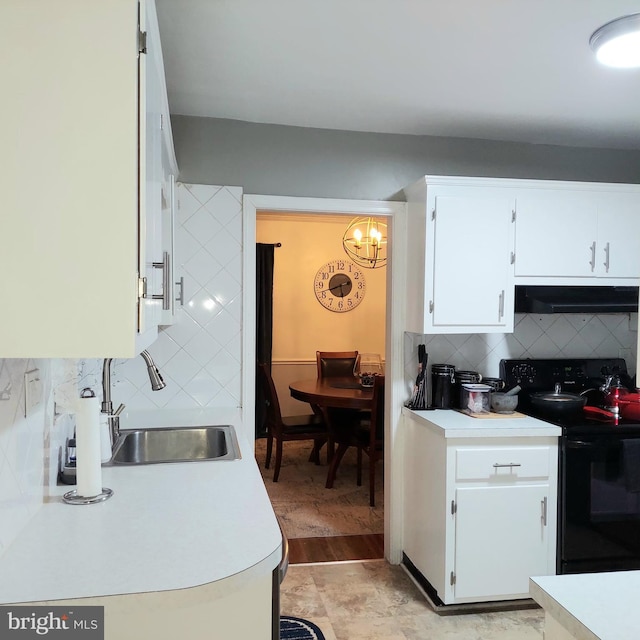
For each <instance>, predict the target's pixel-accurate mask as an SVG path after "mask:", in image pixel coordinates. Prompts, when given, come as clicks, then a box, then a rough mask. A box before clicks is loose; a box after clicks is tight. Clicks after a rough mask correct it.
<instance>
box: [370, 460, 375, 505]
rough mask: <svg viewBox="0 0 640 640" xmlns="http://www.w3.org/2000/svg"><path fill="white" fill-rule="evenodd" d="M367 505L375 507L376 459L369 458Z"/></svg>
mask: <svg viewBox="0 0 640 640" xmlns="http://www.w3.org/2000/svg"><path fill="white" fill-rule="evenodd" d="M369 504H370V505H371V506H372V507H375V506H376V457H375V455H373V454H372V455H370V456H369Z"/></svg>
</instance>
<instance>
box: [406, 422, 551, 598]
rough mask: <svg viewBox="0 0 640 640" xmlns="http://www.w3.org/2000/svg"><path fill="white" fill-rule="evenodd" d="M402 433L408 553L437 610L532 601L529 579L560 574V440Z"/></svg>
mask: <svg viewBox="0 0 640 640" xmlns="http://www.w3.org/2000/svg"><path fill="white" fill-rule="evenodd" d="M405 427H406V458H405V504H404V513H405V517H404V541H403V543H404V544H403V551H404V554H405V556H406V558H407V559H408V560H409V561H410V563H411V565H413V567H410V570H411V571H413V572H415V571H416V570H417V572H419V581H422V579H424V580H426V582H427V583H428V584H427V585H426V587H425V588H426V589H427V591H428V592H430V595H431V596H432V597H434V598H435V599H436V601H437V600H440V604H445V605H446V604H460V603H470V602H484V601H497V600H512V599H523V598H528V597H529V578H530V577H531V576H540V575H555V573H556V570H555V557H556V504H557V497H556V492H557V464H558V462H557V459H558V448H557V440H558V439H557V437H550V436H533V437H530V436H526V437H517V436H516V437H495V438H494V437H486V438H484V437H480V438H452V439H447V438H446V437H444V436H443V435H441V434H438V433H436V432H435V431H434V430H431V429H429V428H426V427H425V426H424V425H421V424H417V423H415V422H413V421H412V420H406V421H405Z"/></svg>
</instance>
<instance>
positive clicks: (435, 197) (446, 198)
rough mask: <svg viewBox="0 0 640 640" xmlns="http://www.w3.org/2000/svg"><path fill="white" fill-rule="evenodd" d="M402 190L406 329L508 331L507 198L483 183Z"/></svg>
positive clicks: (457, 181) (434, 181)
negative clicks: (406, 264) (406, 216)
mask: <svg viewBox="0 0 640 640" xmlns="http://www.w3.org/2000/svg"><path fill="white" fill-rule="evenodd" d="M405 191H406V194H407V200H408V203H409V206H408V211H409V222H408V224H409V234H408V236H409V247H408V251H409V278H408V279H409V281H408V287H407V297H408V300H407V312H408V313H407V330H408V331H414V332H417V333H491V332H509V331H513V319H514V316H513V293H514V285H513V266H512V264H511V260H512V255H513V227H514V225H513V208H514V200H513V196H512V194H511V193H510V192H509V191H508V190H505V189H500V188H498V187H496V186H495V185H494V184H492V183H491V181H488V180H474V179H464V178H443V177H440V176H437V177H436V176H433V177H432V176H427V177H426V178H425V179H424V180H420V181H419V182H418V183H416V184H415V185H413V186H412V187H409V188H408V189H406V190H405Z"/></svg>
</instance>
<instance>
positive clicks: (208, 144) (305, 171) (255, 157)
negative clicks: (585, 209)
mask: <svg viewBox="0 0 640 640" xmlns="http://www.w3.org/2000/svg"><path fill="white" fill-rule="evenodd" d="M171 124H172V127H173V136H174V141H175V147H176V155H177V159H178V166H179V168H180V175H179V179H180V180H181V181H183V182H191V183H195V184H219V185H227V186H241V187H243V189H244V191H245V193H256V194H262V195H288V196H312V197H326V198H356V199H373V200H404V197H403V194H402V193H401V190H402V189H403V187H405V186H407V185H408V184H411V183H412V182H414V181H415V180H417V179H418V178H420V176H424V175H426V174H439V175H464V176H488V177H499V178H535V179H552V180H584V181H593V182H631V183H640V151H622V150H614V149H589V148H577V147H562V146H552V145H534V144H522V143H515V142H497V141H492V140H474V139H471V138H442V137H434V136H410V135H392V134H376V133H360V132H355V131H335V130H326V129H305V128H302V127H285V126H280V125H263V124H252V123H249V122H241V121H238V120H223V119H217V118H195V117H188V116H172V118H171Z"/></svg>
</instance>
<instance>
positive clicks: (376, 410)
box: [355, 376, 384, 507]
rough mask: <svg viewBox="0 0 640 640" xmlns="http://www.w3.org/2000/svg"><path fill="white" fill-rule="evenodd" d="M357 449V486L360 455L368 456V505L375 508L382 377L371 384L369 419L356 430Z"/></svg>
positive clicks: (381, 440)
mask: <svg viewBox="0 0 640 640" xmlns="http://www.w3.org/2000/svg"><path fill="white" fill-rule="evenodd" d="M355 439H356V442H357V444H356V446H357V447H358V459H357V464H358V472H357V473H358V477H357V483H358V486H360V485H362V454H363V453H366V454H367V455H368V456H369V504H370V505H371V506H372V507H375V506H376V463H377V462H378V460H382V458H383V457H384V376H376V377H375V380H374V382H373V400H372V402H371V419H370V420H368V421H367V420H363V421H362V422H361V424H360V425H358V427H357V429H356V436H355Z"/></svg>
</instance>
